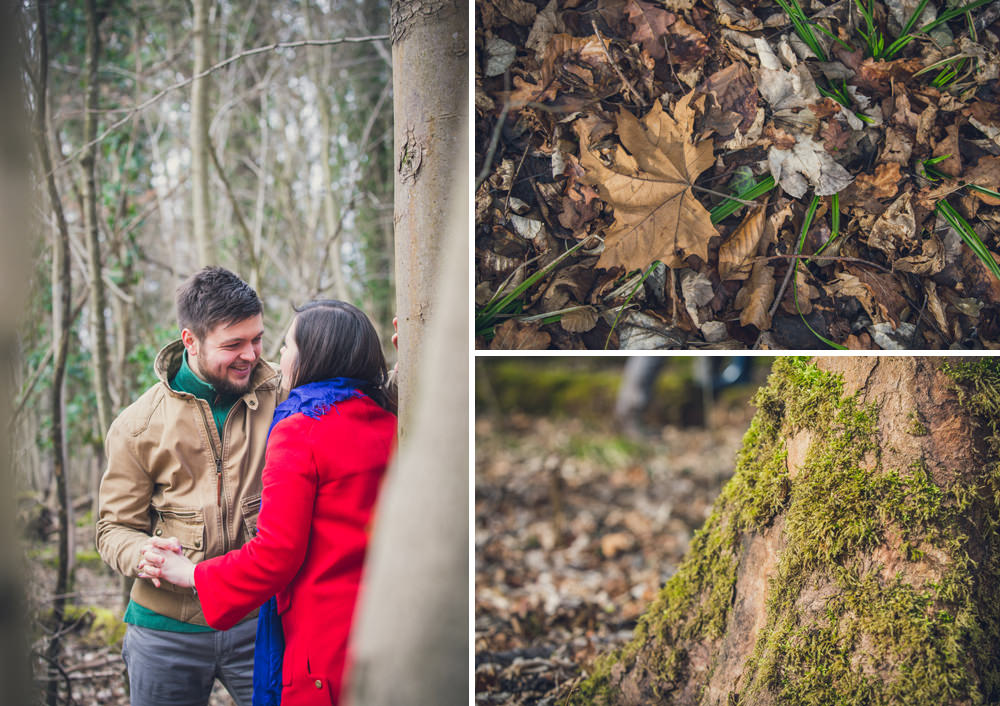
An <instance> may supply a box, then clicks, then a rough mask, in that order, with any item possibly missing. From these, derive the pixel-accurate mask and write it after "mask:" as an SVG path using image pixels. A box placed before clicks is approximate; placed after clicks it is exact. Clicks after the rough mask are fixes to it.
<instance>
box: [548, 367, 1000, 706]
mask: <svg viewBox="0 0 1000 706" xmlns="http://www.w3.org/2000/svg"><path fill="white" fill-rule="evenodd" d="M755 404H756V405H757V407H758V412H757V415H756V416H755V418H754V420H753V422H752V424H751V427H750V429H749V431H748V432H747V434H746V436H745V438H744V446H743V449H742V450H741V452H740V453H739V455H738V457H737V468H736V473H735V475H734V477H733V479H732V480H731V481H730V482H729V483H728V484H727V486H726V487H725V488H724V489H723V491H722V493H721V495H720V497H719V499H718V500H717V501H716V504H715V507H714V510H713V513H712V515H711V516H710V517H709V519H708V520H707V521H706V523H705V526H704V527H703V529H702V530H701V531H700V532H699V533H698V534H697V535H696V536H695V538H694V540H693V541H692V544H691V548H690V550H689V552H688V555H687V557H686V558H685V560H684V562H683V563H682V565H681V566H680V568H679V569H678V571H677V573H676V574H675V575H674V576H673V577H672V578H671V579H670V580H669V581H668V582H667V584H666V585H665V586H664V588H663V589H662V590H661V592H660V596H659V597H658V599H657V600H656V601H655V602H654V604H653V605H652V606H651V607H650V608H649V610H648V611H647V613H646V614H645V615H644V616H643V617H642V619H640V621H639V624H638V626H637V627H636V630H635V634H634V637H633V641H632V642H631V643H630V644H628V645H626V646H625V647H624V648H622V649H621V650H619V651H618V652H617V653H615V654H612V655H608V656H605V657H604V658H602V659H600V660H598V662H597V664H596V665H595V666H594V668H593V670H592V675H591V677H590V678H589V679H588V680H586V681H584V682H582V683H580V684H577V685H576V686H575V687H574V688H573V690H572V693H571V694H570V698H569V699H568V702H569V703H576V704H591V703H599V704H646V703H653V702H655V703H670V704H706V705H708V704H712V705H719V706H732V705H736V704H755V705H756V704H793V703H794V704H839V705H841V706H843V705H851V704H875V703H877V704H911V705H912V704H926V705H928V706H929V705H931V704H933V705H934V706H937V705H938V704H975V703H997V702H998V700H1000V532H998V524H1000V519H998V504H1000V503H998V501H1000V466H998V450H1000V433H998V424H1000V360H998V359H995V358H961V359H960V358H917V357H884V358H871V357H865V358H860V357H838V358H820V359H818V360H816V361H815V362H814V363H807V362H805V361H802V360H800V359H794V358H780V359H779V360H778V361H777V362H776V363H775V364H774V368H773V371H772V374H771V378H770V379H769V383H768V386H767V387H765V388H763V389H762V390H761V391H760V392H758V394H757V397H756V399H755Z"/></svg>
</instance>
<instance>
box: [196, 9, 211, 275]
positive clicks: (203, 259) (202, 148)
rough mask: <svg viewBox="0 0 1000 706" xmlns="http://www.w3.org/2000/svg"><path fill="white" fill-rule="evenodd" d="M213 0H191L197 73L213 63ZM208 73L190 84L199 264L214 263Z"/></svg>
mask: <svg viewBox="0 0 1000 706" xmlns="http://www.w3.org/2000/svg"><path fill="white" fill-rule="evenodd" d="M210 3H211V0H192V4H193V7H194V32H193V36H192V44H193V49H194V68H193V69H192V71H193V72H194V75H195V76H197V75H198V74H200V73H202V72H204V71H206V70H207V69H208V68H209V66H210V64H211V61H210V51H209V34H208V11H209V5H210ZM209 87H210V84H209V77H208V76H204V77H202V78H199V79H197V80H195V81H194V82H192V84H191V219H192V224H191V225H192V232H193V233H194V242H195V248H196V249H197V253H196V254H197V257H198V265H199V266H200V267H204V266H205V265H211V264H214V252H213V247H212V230H211V221H210V220H209V219H210V218H211V211H210V205H209V184H208V180H209V172H208V170H209V156H208V123H209V115H208V91H209Z"/></svg>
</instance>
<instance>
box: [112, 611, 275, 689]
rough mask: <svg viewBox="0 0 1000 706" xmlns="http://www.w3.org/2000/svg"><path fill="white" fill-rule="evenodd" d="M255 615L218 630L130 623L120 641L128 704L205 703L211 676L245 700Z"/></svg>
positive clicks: (249, 681) (250, 676)
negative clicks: (178, 629) (170, 628)
mask: <svg viewBox="0 0 1000 706" xmlns="http://www.w3.org/2000/svg"><path fill="white" fill-rule="evenodd" d="M256 634H257V620H256V619H253V620H244V621H243V622H242V623H240V624H239V625H237V626H236V627H234V628H232V629H231V630H221V631H219V632H195V633H187V632H168V631H165V630H152V629H150V628H142V627H138V626H136V625H129V626H128V629H127V630H126V632H125V642H124V644H123V645H122V659H124V660H125V668H126V669H127V670H128V683H129V694H130V697H131V700H132V706H206V704H208V698H209V695H210V694H211V693H212V686H213V685H214V682H215V680H216V679H218V680H219V681H220V682H222V685H223V686H225V687H226V690H227V691H229V693H230V694H231V695H232V697H233V698H234V699H235V700H236V703H237V704H239V706H250V701H251V694H252V692H253V648H254V640H255V638H256Z"/></svg>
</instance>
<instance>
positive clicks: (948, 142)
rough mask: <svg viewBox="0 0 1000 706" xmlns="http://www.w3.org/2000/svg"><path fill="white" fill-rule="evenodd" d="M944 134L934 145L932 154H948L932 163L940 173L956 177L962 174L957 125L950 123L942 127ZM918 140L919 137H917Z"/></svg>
mask: <svg viewBox="0 0 1000 706" xmlns="http://www.w3.org/2000/svg"><path fill="white" fill-rule="evenodd" d="M944 132H945V136H944V138H942V139H941V140H940V141H939V142H938V143H937V145H936V146H935V147H934V156H935V157H943V156H944V155H950V156H949V157H948V159H946V160H944V161H942V162H938V163H937V164H935V165H934V168H935V169H937V170H938V171H939V172H941V173H942V174H947V175H948V176H953V177H957V176H960V175H961V174H962V156H961V154H960V153H959V149H958V125H957V124H952V125H949V126H948V127H946V128H945V129H944ZM918 141H919V138H918Z"/></svg>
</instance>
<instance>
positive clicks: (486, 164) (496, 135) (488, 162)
mask: <svg viewBox="0 0 1000 706" xmlns="http://www.w3.org/2000/svg"><path fill="white" fill-rule="evenodd" d="M509 76H510V74H509V73H508V74H504V82H505V83H506V82H507V79H508V78H509ZM509 112H510V101H504V104H503V110H501V111H500V117H499V118H497V124H496V127H494V128H493V137H491V138H490V148H489V149H488V150H486V156H485V157H484V158H483V166H482V167H481V168H480V169H479V174H478V175H476V191H479V187H480V186H481V185H482V183H483V182H484V181H486V177H488V176H489V175H490V168H491V167H492V166H493V157H494V156H495V155H496V152H497V146H498V145H499V144H500V133H501V131H502V130H503V124H504V123H505V122H506V121H507V113H509Z"/></svg>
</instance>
